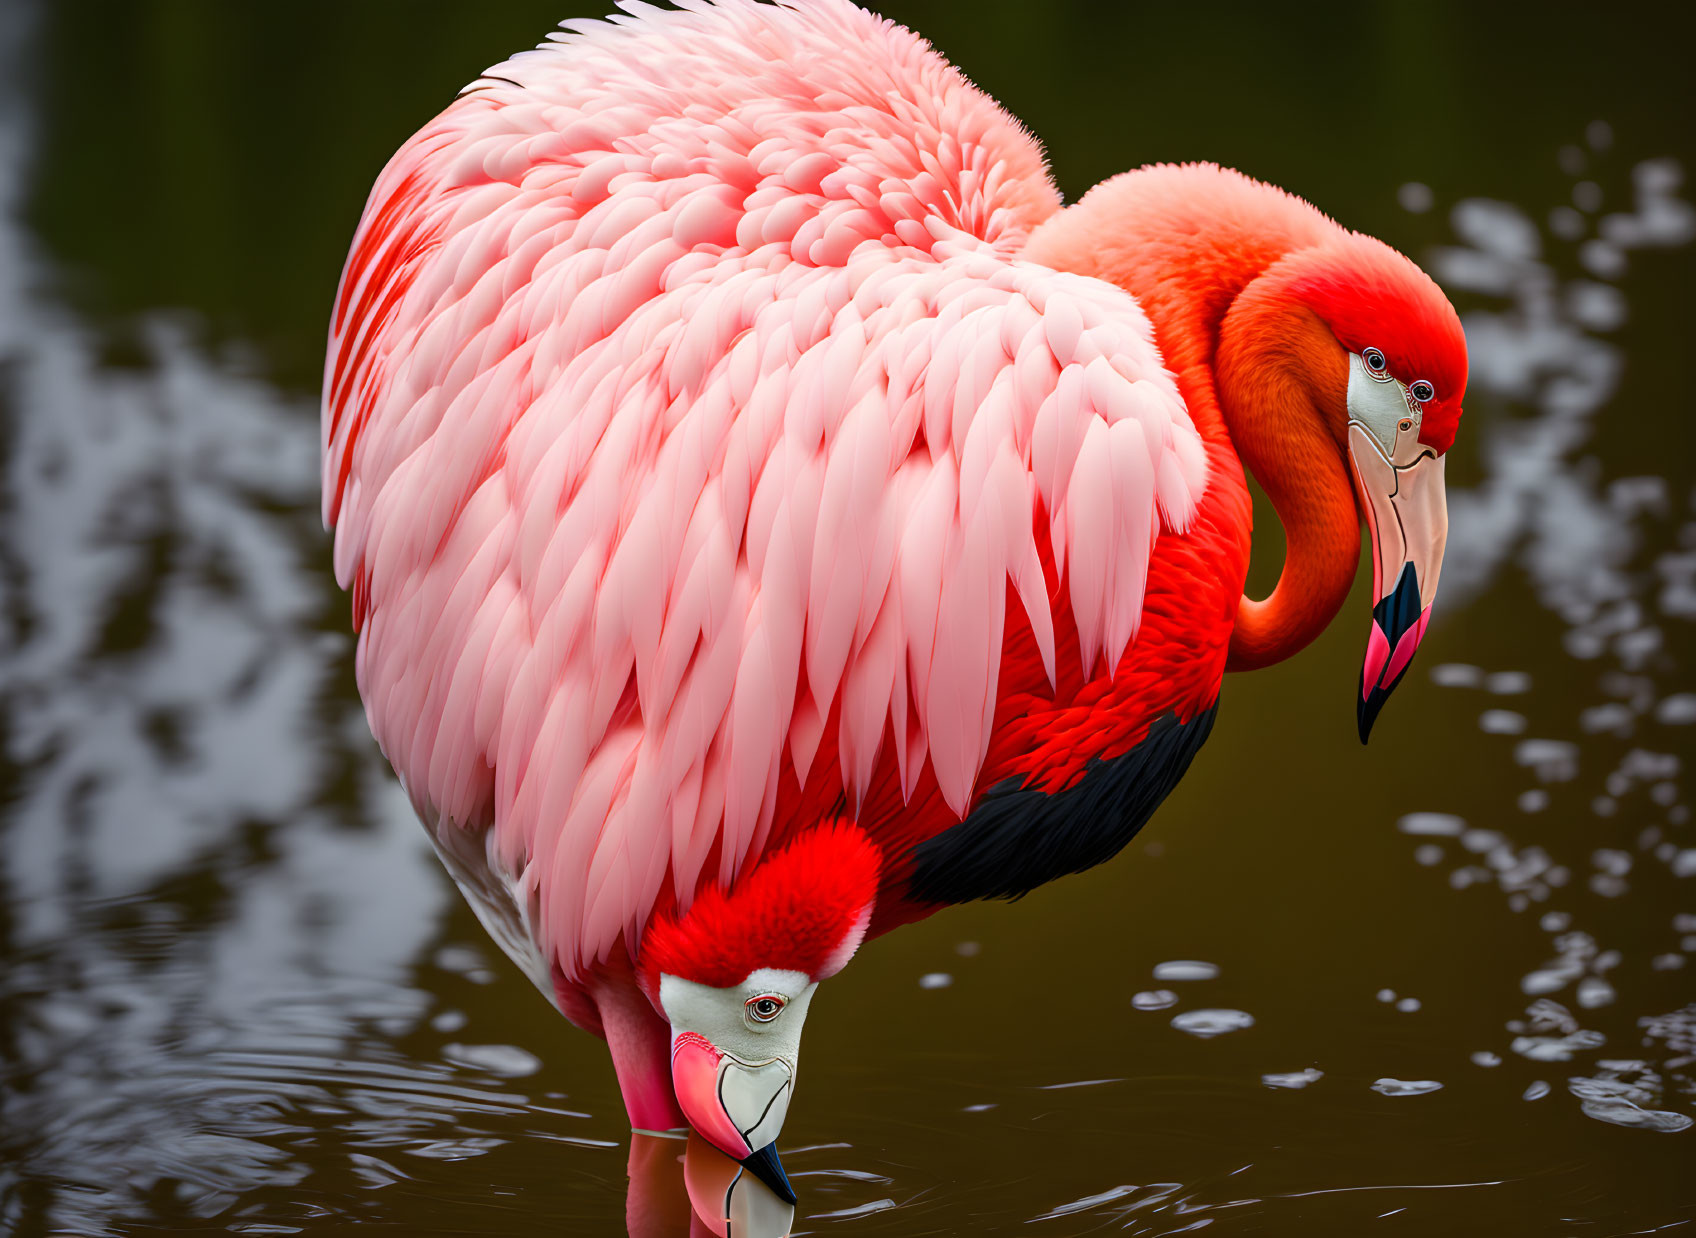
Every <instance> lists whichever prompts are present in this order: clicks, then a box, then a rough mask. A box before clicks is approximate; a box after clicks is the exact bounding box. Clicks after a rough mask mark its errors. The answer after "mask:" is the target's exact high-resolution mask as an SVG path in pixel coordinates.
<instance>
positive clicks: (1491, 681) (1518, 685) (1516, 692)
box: [1484, 671, 1531, 696]
mask: <svg viewBox="0 0 1696 1238" xmlns="http://www.w3.org/2000/svg"><path fill="white" fill-rule="evenodd" d="M1484 690H1485V691H1486V692H1489V693H1491V694H1493V695H1495V696H1520V695H1523V694H1524V693H1526V692H1529V691H1531V676H1530V675H1527V674H1526V673H1525V672H1524V671H1497V672H1496V673H1495V674H1493V675H1489V676H1486V677H1485V680H1484Z"/></svg>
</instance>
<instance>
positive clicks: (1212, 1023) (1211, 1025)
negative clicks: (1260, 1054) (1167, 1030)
mask: <svg viewBox="0 0 1696 1238" xmlns="http://www.w3.org/2000/svg"><path fill="white" fill-rule="evenodd" d="M1172 1026H1173V1027H1175V1028H1177V1029H1178V1030H1179V1031H1180V1032H1188V1033H1189V1034H1190V1035H1191V1036H1199V1037H1201V1038H1202V1039H1203V1040H1211V1039H1212V1038H1213V1037H1215V1036H1223V1035H1224V1034H1225V1033H1226V1032H1237V1031H1241V1030H1242V1029H1243V1028H1245V1027H1253V1026H1254V1016H1253V1015H1251V1014H1249V1013H1248V1012H1247V1011H1245V1010H1186V1011H1184V1013H1183V1014H1178V1015H1173V1016H1172Z"/></svg>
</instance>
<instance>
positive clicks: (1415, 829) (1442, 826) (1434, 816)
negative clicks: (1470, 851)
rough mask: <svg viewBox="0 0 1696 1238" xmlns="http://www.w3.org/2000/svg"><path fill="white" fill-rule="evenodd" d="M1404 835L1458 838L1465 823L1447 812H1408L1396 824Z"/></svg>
mask: <svg viewBox="0 0 1696 1238" xmlns="http://www.w3.org/2000/svg"><path fill="white" fill-rule="evenodd" d="M1396 828H1397V829H1398V830H1400V831H1401V832H1402V833H1404V834H1432V835H1445V836H1448V837H1453V838H1458V837H1459V836H1460V834H1461V831H1462V830H1464V829H1466V822H1465V821H1463V820H1461V819H1460V818H1459V817H1457V816H1455V815H1454V814H1453V813H1447V812H1410V813H1408V814H1407V815H1406V816H1405V817H1402V818H1401V819H1400V820H1399V821H1397V822H1396Z"/></svg>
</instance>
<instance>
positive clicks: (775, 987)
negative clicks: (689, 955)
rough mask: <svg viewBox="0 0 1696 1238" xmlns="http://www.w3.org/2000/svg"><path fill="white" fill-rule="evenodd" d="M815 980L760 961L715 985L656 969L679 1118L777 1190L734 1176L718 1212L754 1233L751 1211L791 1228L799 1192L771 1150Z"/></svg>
mask: <svg viewBox="0 0 1696 1238" xmlns="http://www.w3.org/2000/svg"><path fill="white" fill-rule="evenodd" d="M817 989H818V984H817V982H815V981H814V980H813V979H812V977H811V976H809V975H808V974H807V973H805V972H800V971H789V970H784V969H779V968H773V967H762V968H759V969H757V970H756V971H754V972H752V973H750V974H749V975H748V977H747V978H746V979H745V980H743V982H742V983H741V984H739V985H733V986H730V987H728V988H714V987H713V986H711V985H706V984H700V983H698V982H696V981H693V980H685V979H683V978H682V977H681V976H673V975H667V974H662V975H661V976H660V984H659V999H660V1007H661V1009H662V1011H663V1012H664V1014H665V1017H666V1018H667V1019H668V1020H669V1021H670V1023H671V1078H672V1086H673V1087H674V1088H675V1089H676V1092H677V1102H678V1104H679V1106H681V1108H682V1109H683V1116H684V1117H686V1118H688V1119H689V1124H690V1125H691V1126H692V1127H694V1128H695V1130H696V1131H697V1132H698V1133H699V1134H700V1135H701V1136H702V1138H704V1139H706V1140H707V1141H708V1142H710V1143H711V1144H713V1146H714V1147H716V1148H718V1149H719V1151H721V1152H723V1153H724V1154H725V1155H727V1156H729V1157H731V1158H732V1159H734V1160H736V1161H738V1162H739V1163H740V1164H741V1165H742V1167H743V1168H744V1169H745V1170H747V1171H748V1172H749V1173H751V1174H753V1175H754V1176H755V1177H756V1178H758V1179H759V1180H760V1181H761V1182H763V1183H764V1184H765V1185H766V1187H768V1188H769V1189H770V1191H771V1193H772V1195H774V1196H775V1197H776V1199H775V1200H769V1201H768V1200H766V1199H764V1198H763V1196H762V1194H761V1192H759V1191H758V1190H757V1189H756V1190H749V1189H745V1188H742V1187H741V1186H740V1180H739V1178H738V1179H736V1180H732V1182H731V1183H730V1185H729V1187H728V1189H727V1192H726V1198H725V1200H724V1212H725V1214H726V1216H727V1218H729V1219H731V1220H732V1221H733V1222H734V1220H735V1219H737V1218H738V1217H739V1216H740V1218H741V1220H742V1222H743V1224H742V1225H741V1226H740V1228H737V1227H735V1226H734V1225H733V1228H732V1232H759V1231H763V1230H765V1229H766V1228H767V1226H765V1225H764V1224H758V1225H755V1224H750V1222H752V1221H753V1220H754V1218H753V1217H752V1216H746V1215H741V1214H747V1213H749V1212H758V1211H782V1212H783V1213H784V1216H783V1217H779V1218H774V1219H775V1220H777V1221H778V1224H777V1225H773V1226H771V1227H770V1228H771V1230H772V1232H782V1231H783V1229H785V1228H787V1225H786V1221H787V1209H789V1208H792V1207H793V1206H794V1204H795V1191H794V1188H793V1187H791V1186H790V1184H789V1178H788V1176H787V1175H786V1174H785V1173H784V1172H783V1164H782V1162H781V1161H780V1160H779V1159H778V1156H777V1143H776V1140H777V1135H778V1132H779V1131H780V1130H782V1128H783V1119H784V1118H785V1116H787V1114H788V1112H789V1102H790V1099H791V1098H792V1097H793V1096H794V1093H795V1077H796V1071H797V1068H798V1061H799V1058H800V1052H801V1029H802V1027H803V1025H804V1024H805V1023H806V1020H807V1008H808V1006H809V1005H811V1003H812V1000H813V993H814V992H815V991H816V990H817Z"/></svg>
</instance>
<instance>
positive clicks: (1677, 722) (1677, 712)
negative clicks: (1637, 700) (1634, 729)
mask: <svg viewBox="0 0 1696 1238" xmlns="http://www.w3.org/2000/svg"><path fill="white" fill-rule="evenodd" d="M1655 720H1656V721H1657V722H1661V723H1665V724H1666V725H1667V726H1690V725H1691V724H1692V723H1696V692H1680V693H1678V694H1677V695H1675V696H1669V697H1667V699H1666V700H1664V701H1662V702H1661V703H1660V704H1659V705H1657V706H1655Z"/></svg>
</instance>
